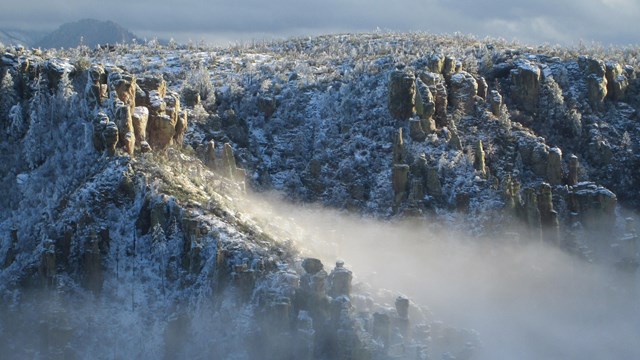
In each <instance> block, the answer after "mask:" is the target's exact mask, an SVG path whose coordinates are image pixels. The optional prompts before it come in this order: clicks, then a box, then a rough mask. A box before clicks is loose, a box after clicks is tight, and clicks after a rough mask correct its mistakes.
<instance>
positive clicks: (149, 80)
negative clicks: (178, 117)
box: [136, 74, 167, 107]
mask: <svg viewBox="0 0 640 360" xmlns="http://www.w3.org/2000/svg"><path fill="white" fill-rule="evenodd" d="M137 85H138V89H137V91H136V105H138V106H146V107H150V106H151V92H152V91H155V94H156V96H158V97H160V98H161V99H164V97H165V96H167V82H166V81H165V80H164V78H163V77H162V75H159V74H158V75H150V74H147V75H143V76H141V77H140V78H139V79H137Z"/></svg>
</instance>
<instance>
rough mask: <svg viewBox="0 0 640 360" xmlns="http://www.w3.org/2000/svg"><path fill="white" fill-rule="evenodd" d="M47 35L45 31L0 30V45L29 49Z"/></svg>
mask: <svg viewBox="0 0 640 360" xmlns="http://www.w3.org/2000/svg"><path fill="white" fill-rule="evenodd" d="M46 35H47V32H46V31H28V30H17V29H0V43H3V44H4V45H22V46H25V47H31V46H33V45H34V44H35V43H37V42H38V41H40V39H42V38H43V37H45V36H46Z"/></svg>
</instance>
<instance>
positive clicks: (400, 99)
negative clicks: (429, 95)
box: [388, 70, 416, 120]
mask: <svg viewBox="0 0 640 360" xmlns="http://www.w3.org/2000/svg"><path fill="white" fill-rule="evenodd" d="M415 80H416V78H415V76H414V75H413V74H412V73H410V72H407V71H403V70H394V71H392V72H391V74H390V75H389V100H388V107H389V113H390V114H391V116H392V117H394V118H396V119H398V120H407V119H409V118H410V117H411V116H413V113H414V112H415V96H416V83H415Z"/></svg>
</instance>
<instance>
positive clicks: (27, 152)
mask: <svg viewBox="0 0 640 360" xmlns="http://www.w3.org/2000/svg"><path fill="white" fill-rule="evenodd" d="M50 101H51V97H49V96H48V95H47V90H46V85H45V84H43V83H42V81H41V79H38V80H37V85H36V90H35V92H34V94H33V98H32V99H31V102H30V103H29V108H30V112H29V130H27V134H26V135H25V138H24V142H23V145H24V148H23V151H24V158H25V161H26V162H27V165H28V166H29V168H31V169H35V168H36V167H38V166H40V165H41V164H42V163H43V162H44V161H45V160H46V154H47V152H48V150H49V149H50V147H51V144H52V141H53V133H52V121H51V120H52V119H51V111H50V110H51V108H50Z"/></svg>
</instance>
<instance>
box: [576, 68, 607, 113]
mask: <svg viewBox="0 0 640 360" xmlns="http://www.w3.org/2000/svg"><path fill="white" fill-rule="evenodd" d="M578 65H579V66H580V70H582V72H583V73H584V74H585V76H586V84H587V94H586V97H587V100H588V102H589V104H590V105H591V107H592V108H593V109H594V110H596V111H602V110H604V99H605V97H606V96H607V78H606V66H605V64H604V62H603V61H602V60H598V59H594V58H592V57H589V56H580V57H579V58H578Z"/></svg>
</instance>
